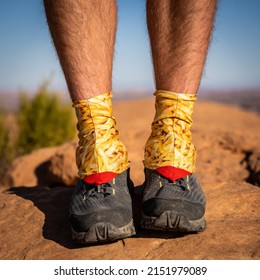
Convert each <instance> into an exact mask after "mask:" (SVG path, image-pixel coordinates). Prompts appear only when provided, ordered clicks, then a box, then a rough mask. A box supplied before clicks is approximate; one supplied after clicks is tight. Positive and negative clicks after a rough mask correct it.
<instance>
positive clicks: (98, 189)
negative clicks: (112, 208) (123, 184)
mask: <svg viewBox="0 0 260 280" xmlns="http://www.w3.org/2000/svg"><path fill="white" fill-rule="evenodd" d="M114 193H115V189H114V188H113V187H112V186H111V185H109V184H108V183H106V184H102V185H91V186H90V187H89V188H88V189H85V192H83V194H82V196H83V200H86V199H88V198H89V197H96V198H100V197H106V196H108V195H111V194H114Z"/></svg>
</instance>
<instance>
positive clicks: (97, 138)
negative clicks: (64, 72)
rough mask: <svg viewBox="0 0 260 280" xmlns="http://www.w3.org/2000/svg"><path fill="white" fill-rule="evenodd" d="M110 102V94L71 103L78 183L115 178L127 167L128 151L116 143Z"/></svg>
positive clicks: (120, 143) (117, 139) (114, 124)
mask: <svg viewBox="0 0 260 280" xmlns="http://www.w3.org/2000/svg"><path fill="white" fill-rule="evenodd" d="M111 98H112V93H110V92H109V93H104V94H101V95H98V96H96V97H93V98H90V99H87V100H78V101H75V102H74V103H73V106H74V107H75V110H76V115H77V118H78V124H77V128H78V131H79V133H78V138H79V144H78V148H77V151H76V162H77V166H78V170H79V172H78V174H79V177H80V178H81V179H86V178H88V176H90V177H91V176H92V179H93V176H94V177H95V174H109V173H111V174H115V175H117V174H119V173H121V172H123V171H124V170H126V169H127V168H128V167H129V162H128V155H127V151H126V148H125V146H124V144H123V143H122V142H121V141H120V140H119V132H118V130H117V129H116V120H115V118H114V117H113V116H112V103H111ZM105 177H107V176H105ZM108 177H109V176H108ZM110 177H111V176H110ZM114 177H115V176H114ZM95 178H97V177H95ZM95 178H94V183H95V180H96V179H95ZM99 178H100V177H99ZM102 180H103V179H101V181H102ZM98 181H99V180H98ZM96 183H97V184H99V183H104V182H96Z"/></svg>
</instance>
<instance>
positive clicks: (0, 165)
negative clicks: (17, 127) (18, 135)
mask: <svg viewBox="0 0 260 280" xmlns="http://www.w3.org/2000/svg"><path fill="white" fill-rule="evenodd" d="M10 140H11V139H10V133H9V129H8V127H7V125H6V122H5V117H4V115H0V182H1V181H2V180H3V177H4V175H5V172H6V170H7V169H8V167H9V166H10V163H11V161H12V160H13V158H14V155H15V151H14V149H13V147H12V141H10Z"/></svg>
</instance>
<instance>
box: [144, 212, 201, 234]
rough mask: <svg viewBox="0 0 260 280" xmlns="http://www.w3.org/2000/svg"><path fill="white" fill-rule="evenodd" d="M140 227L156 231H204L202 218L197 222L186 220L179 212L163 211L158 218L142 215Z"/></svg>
mask: <svg viewBox="0 0 260 280" xmlns="http://www.w3.org/2000/svg"><path fill="white" fill-rule="evenodd" d="M141 227H142V228H144V229H149V230H157V231H178V232H200V231H204V230H205V229H206V220H205V218H204V216H203V217H202V218H201V219H198V220H188V219H187V217H186V216H185V215H184V214H183V213H180V212H176V211H165V212H164V213H162V214H161V215H160V216H159V217H150V216H146V215H144V214H143V213H142V219H141Z"/></svg>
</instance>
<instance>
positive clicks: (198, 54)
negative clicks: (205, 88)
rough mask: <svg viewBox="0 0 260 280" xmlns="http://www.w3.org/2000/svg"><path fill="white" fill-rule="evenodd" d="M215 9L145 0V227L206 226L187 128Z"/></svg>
mask: <svg viewBox="0 0 260 280" xmlns="http://www.w3.org/2000/svg"><path fill="white" fill-rule="evenodd" d="M215 9H216V1H215V0H198V1H190V0H147V24H148V30H149V35H150V41H151V49H152V56H153V65H154V73H155V83H156V89H157V90H156V93H155V96H156V114H155V118H154V122H153V124H152V132H151V135H150V137H149V139H148V141H147V143H146V146H145V159H144V165H145V167H146V181H145V190H144V197H143V220H142V226H143V227H145V228H152V229H160V230H162V229H164V230H165V229H166V230H180V231H201V230H204V229H205V226H206V223H205V220H204V212H205V205H206V201H205V196H204V193H203V191H202V189H201V187H200V184H199V182H198V180H197V178H196V176H195V175H194V174H193V172H194V170H195V159H196V149H195V147H194V145H193V144H192V136H191V131H190V129H191V125H192V112H193V105H194V102H195V100H196V93H197V90H198V87H199V84H200V79H201V75H202V71H203V66H204V63H205V59H206V55H207V50H208V46H209V42H210V37H211V31H212V27H213V21H214V14H215ZM171 186H172V187H171Z"/></svg>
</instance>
